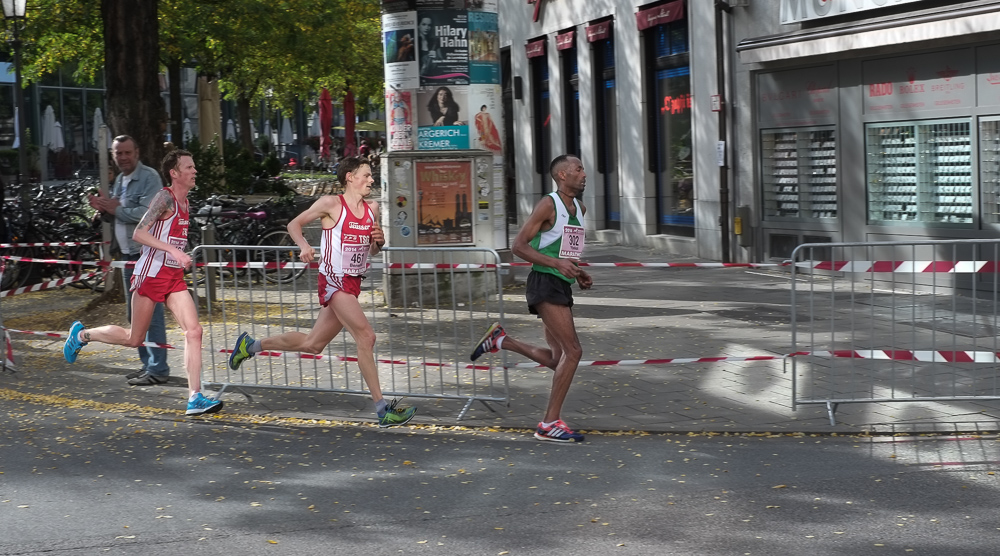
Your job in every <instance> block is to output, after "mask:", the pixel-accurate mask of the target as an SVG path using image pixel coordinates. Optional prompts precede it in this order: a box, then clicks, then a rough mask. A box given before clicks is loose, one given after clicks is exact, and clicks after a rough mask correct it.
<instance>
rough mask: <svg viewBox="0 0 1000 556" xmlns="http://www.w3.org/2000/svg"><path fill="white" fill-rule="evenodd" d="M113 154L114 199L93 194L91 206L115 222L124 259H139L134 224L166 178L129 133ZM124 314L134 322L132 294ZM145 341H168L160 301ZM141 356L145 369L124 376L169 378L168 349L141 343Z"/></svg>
mask: <svg viewBox="0 0 1000 556" xmlns="http://www.w3.org/2000/svg"><path fill="white" fill-rule="evenodd" d="M111 154H112V156H113V158H114V161H115V166H117V167H118V170H119V171H120V172H121V173H120V174H118V177H117V178H115V182H114V184H113V187H112V190H111V198H110V199H109V198H107V197H101V196H95V195H91V196H90V197H89V199H88V200H89V202H90V206H91V207H93V208H94V209H96V210H98V211H100V212H101V218H103V219H104V220H105V221H109V222H110V221H113V222H114V224H115V233H114V236H115V241H116V242H117V243H118V247H119V249H120V250H121V253H122V260H125V261H137V260H139V254H140V252H141V250H142V246H141V245H139V244H138V243H136V242H135V240H133V239H132V233H133V232H135V226H136V224H138V223H139V220H140V219H141V218H142V216H143V215H144V214H146V211H147V210H149V203H150V202H151V201H152V200H153V197H154V196H156V194H157V193H159V191H160V190H161V189H163V180H162V179H161V178H160V174H159V173H157V172H156V170H154V169H152V168H150V167H149V166H146V165H144V164H143V163H142V162H140V161H139V147H138V146H137V145H136V142H135V139H132V138H131V137H129V136H128V135H119V136H118V137H115V139H114V141H113V142H112V143H111ZM133 272H134V266H126V267H125V269H124V271H123V275H124V278H125V283H126V284H131V283H132V273H133ZM125 316H126V317H127V318H128V320H129V322H132V296H131V295H130V294H126V295H125ZM146 341H147V342H155V343H158V344H166V343H167V331H166V323H165V321H164V317H163V304H162V303H157V304H156V308H155V309H154V310H153V320H152V321H150V323H149V330H148V331H147V332H146ZM139 359H140V360H141V361H142V368H141V369H140V370H138V371H133V372H131V373H129V374H127V375H125V378H127V379H128V383H129V384H131V385H133V386H149V385H154V384H164V383H165V382H167V380H168V379H169V377H170V367H169V366H168V365H167V350H166V349H163V348H150V347H145V346H139Z"/></svg>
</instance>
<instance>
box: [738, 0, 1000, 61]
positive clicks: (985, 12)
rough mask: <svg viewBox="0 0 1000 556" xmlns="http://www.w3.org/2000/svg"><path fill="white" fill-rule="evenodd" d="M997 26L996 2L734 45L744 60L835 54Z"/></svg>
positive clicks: (999, 19) (992, 32) (999, 15)
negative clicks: (994, 3)
mask: <svg viewBox="0 0 1000 556" xmlns="http://www.w3.org/2000/svg"><path fill="white" fill-rule="evenodd" d="M997 29H1000V13H998V12H997V11H996V6H995V5H992V4H990V5H988V6H976V7H968V8H958V9H954V10H940V9H939V10H937V11H936V12H932V13H924V14H920V15H913V14H908V15H907V14H904V15H902V16H900V17H898V18H893V19H891V20H883V21H876V22H872V23H866V24H862V25H855V26H847V27H840V28H836V29H821V30H817V31H805V32H803V31H796V32H794V33H788V34H784V35H772V36H768V37H758V38H752V39H744V40H743V41H740V43H739V44H738V45H737V46H736V52H738V53H739V55H740V61H742V62H743V63H745V64H753V63H763V62H773V61H777V60H787V59H792V58H801V57H806V56H820V55H823V54H837V53H842V52H850V51H853V50H862V49H866V48H878V47H884V46H892V45H900V44H911V43H919V42H922V41H929V40H936V39H944V38H949V37H962V38H963V39H971V38H972V37H970V35H976V34H978V33H983V34H987V33H988V34H990V36H995V35H996V32H997Z"/></svg>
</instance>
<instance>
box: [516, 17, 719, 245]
mask: <svg viewBox="0 0 1000 556" xmlns="http://www.w3.org/2000/svg"><path fill="white" fill-rule="evenodd" d="M499 4H500V9H499V13H500V37H501V47H502V50H501V67H502V71H501V73H502V80H503V92H504V100H505V105H506V115H505V125H506V126H507V133H506V138H507V139H508V148H507V149H505V157H506V159H507V160H506V168H505V169H506V173H507V176H508V182H507V190H508V191H507V195H508V199H510V200H512V202H511V203H510V206H509V212H510V214H509V217H510V218H511V219H515V218H516V220H517V221H518V222H523V221H524V219H526V218H527V216H528V215H529V214H530V212H531V209H532V207H533V206H534V204H535V203H536V202H537V201H538V200H539V199H540V198H541V196H542V195H544V194H545V193H547V192H549V191H552V187H553V184H552V180H551V179H550V178H549V176H548V165H549V162H550V161H551V159H552V158H553V157H554V156H557V155H559V154H561V153H571V154H576V155H578V156H580V159H581V160H582V161H583V163H584V167H585V168H586V171H587V189H586V191H585V193H584V201H585V203H586V205H587V208H588V210H587V218H586V226H587V230H588V235H590V236H591V237H595V238H598V239H601V240H604V241H610V242H613V243H625V244H631V245H644V246H650V247H654V248H657V249H662V250H664V251H669V252H672V253H687V254H691V255H697V256H700V257H705V258H710V259H723V254H722V246H723V243H724V242H723V236H722V233H721V229H722V227H721V226H720V220H719V216H720V214H721V212H722V211H721V208H720V203H719V199H720V194H721V193H720V180H719V177H720V167H719V148H718V139H719V136H718V129H719V128H718V113H717V112H714V111H713V106H712V100H713V95H715V94H716V92H717V91H716V49H715V33H714V30H715V16H716V12H715V7H714V5H713V3H712V2H709V1H687V0H673V1H661V2H639V1H635V0H588V1H587V2H577V1H573V0H536V1H535V2H530V1H529V2H527V3H526V2H525V1H524V0H500V2H499ZM727 224H728V222H727Z"/></svg>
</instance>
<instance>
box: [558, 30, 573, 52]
mask: <svg viewBox="0 0 1000 556" xmlns="http://www.w3.org/2000/svg"><path fill="white" fill-rule="evenodd" d="M575 38H576V31H566V32H565V33H559V34H558V35H556V50H569V49H570V48H573V47H574V46H576V42H575V41H574V39H575Z"/></svg>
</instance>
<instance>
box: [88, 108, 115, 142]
mask: <svg viewBox="0 0 1000 556" xmlns="http://www.w3.org/2000/svg"><path fill="white" fill-rule="evenodd" d="M102 125H104V114H101V109H100V108H95V109H94V130H93V132H92V133H93V144H94V148H96V149H100V148H101V144H100V141H101V138H100V135H99V134H100V131H101V126H102ZM106 142H107V145H105V148H107V149H110V148H111V134H110V133H109V134H108V137H107V141H106Z"/></svg>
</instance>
